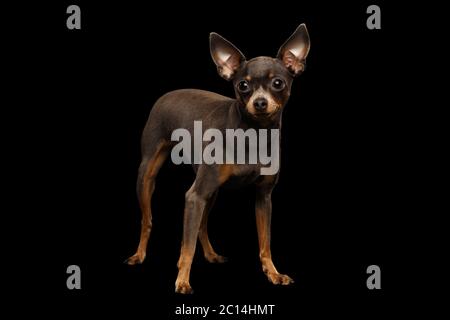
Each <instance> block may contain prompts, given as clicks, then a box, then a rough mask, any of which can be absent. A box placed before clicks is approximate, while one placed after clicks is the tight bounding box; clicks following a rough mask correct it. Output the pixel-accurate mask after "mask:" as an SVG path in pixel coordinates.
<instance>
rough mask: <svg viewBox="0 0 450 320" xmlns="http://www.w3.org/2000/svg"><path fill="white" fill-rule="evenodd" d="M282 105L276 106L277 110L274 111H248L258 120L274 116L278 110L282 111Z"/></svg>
mask: <svg viewBox="0 0 450 320" xmlns="http://www.w3.org/2000/svg"><path fill="white" fill-rule="evenodd" d="M280 109H281V107H280V106H277V107H276V108H275V110H273V111H272V112H267V111H256V110H255V111H248V110H247V112H248V113H249V114H250V115H251V116H252V117H253V118H254V119H256V120H258V119H259V120H267V119H272V118H273V117H275V116H276V115H277V114H278V112H279V111H280Z"/></svg>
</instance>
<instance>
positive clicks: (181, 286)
mask: <svg viewBox="0 0 450 320" xmlns="http://www.w3.org/2000/svg"><path fill="white" fill-rule="evenodd" d="M175 292H176V293H181V294H193V293H194V290H192V287H191V285H190V284H189V282H186V281H180V282H178V281H177V282H176V283H175Z"/></svg>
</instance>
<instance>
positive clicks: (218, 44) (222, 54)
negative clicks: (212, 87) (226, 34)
mask: <svg viewBox="0 0 450 320" xmlns="http://www.w3.org/2000/svg"><path fill="white" fill-rule="evenodd" d="M209 46H210V50H211V56H212V58H213V60H214V63H215V64H216V66H217V71H218V72H219V74H220V76H221V77H222V78H224V79H226V80H230V79H232V78H233V76H234V74H235V73H236V71H237V69H239V67H240V65H241V64H242V63H243V62H244V61H245V57H244V55H243V54H242V52H241V51H239V49H238V48H236V47H235V46H234V45H233V44H232V43H231V42H230V41H228V40H226V39H225V38H223V37H222V36H220V35H218V34H217V33H214V32H212V33H211V34H210V36H209Z"/></svg>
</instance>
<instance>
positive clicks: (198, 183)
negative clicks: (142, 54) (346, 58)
mask: <svg viewBox="0 0 450 320" xmlns="http://www.w3.org/2000/svg"><path fill="white" fill-rule="evenodd" d="M309 49H310V40H309V35H308V31H307V29H306V26H305V25H304V24H301V25H300V26H299V27H298V28H297V29H296V30H295V32H294V33H293V34H292V35H291V36H290V37H289V39H288V40H287V41H286V42H285V43H284V44H283V45H282V46H281V48H280V49H279V51H278V54H277V56H276V58H271V57H257V58H254V59H251V60H248V61H247V60H246V59H245V57H244V55H243V54H242V53H241V51H239V50H238V49H237V48H236V47H235V46H234V45H233V44H231V43H230V42H229V41H227V40H226V39H224V38H223V37H221V36H220V35H218V34H217V33H211V34H210V50H211V56H212V59H213V61H214V63H215V64H216V66H217V70H218V73H219V75H220V76H222V77H223V78H225V79H226V80H229V81H232V83H233V87H234V91H235V94H236V98H234V99H232V98H228V97H224V96H222V95H219V94H216V93H213V92H208V91H202V90H194V89H185V90H176V91H172V92H169V93H167V94H166V95H164V96H162V97H161V98H159V100H158V101H157V102H156V103H155V105H154V106H153V108H152V110H151V112H150V116H149V119H148V121H147V124H146V126H145V129H144V131H143V134H142V141H141V148H142V162H141V164H140V167H139V173H138V180H137V195H138V198H139V204H140V208H141V211H142V222H141V235H140V242H139V246H138V248H137V252H136V253H135V254H134V255H133V256H131V257H130V258H128V259H127V260H126V263H128V264H130V265H134V264H140V263H142V262H143V261H144V259H145V255H146V249H147V242H148V239H149V236H150V231H151V229H152V212H151V198H152V194H153V191H154V189H155V178H156V175H157V174H158V171H159V170H160V168H161V166H162V165H163V163H164V161H165V160H166V158H167V157H168V155H169V154H170V152H171V150H172V147H173V146H174V142H173V141H172V140H171V134H172V132H173V131H174V130H176V129H177V128H185V129H186V130H189V132H191V133H192V132H193V131H194V121H199V120H200V121H202V124H203V128H206V129H207V128H215V129H217V130H220V131H222V132H225V130H226V129H243V130H246V129H249V128H253V129H255V130H259V129H269V130H270V129H279V128H280V127H281V115H282V111H283V108H284V106H285V104H286V103H287V101H288V99H289V96H290V93H291V85H292V81H293V79H294V77H296V76H298V75H300V74H301V73H302V72H303V71H304V69H305V61H306V57H307V55H308V52H309ZM277 142H279V141H277ZM278 152H279V149H278ZM261 166H262V165H261V164H260V163H258V164H230V163H223V164H205V163H201V164H195V165H193V167H194V171H195V173H196V178H195V181H194V183H193V185H192V186H191V188H190V189H189V190H188V191H187V193H186V199H185V201H186V202H185V211H184V227H183V240H182V246H181V253H180V258H179V260H178V277H177V279H176V282H175V291H176V292H178V293H183V294H186V293H192V292H193V290H192V288H191V286H190V283H189V275H190V270H191V264H192V259H193V256H194V253H195V248H196V243H197V237H198V239H199V240H200V243H201V245H202V247H203V252H204V256H205V258H206V260H208V261H209V262H214V263H222V262H225V261H226V258H224V257H222V256H220V255H218V254H217V253H216V252H215V251H214V249H213V247H212V245H211V243H210V241H209V237H208V231H207V224H208V213H209V211H210V209H211V207H212V206H213V204H214V201H215V199H216V196H217V192H218V189H219V187H221V186H225V185H230V186H234V187H239V186H243V185H248V184H254V185H255V188H256V204H255V211H256V225H257V231H258V242H259V257H260V260H261V263H262V269H263V271H264V273H265V274H266V275H267V278H268V279H269V281H270V282H272V283H273V284H281V285H288V284H290V283H292V282H293V280H292V279H291V278H290V277H289V276H287V275H284V274H280V273H279V272H278V271H277V269H276V268H275V266H274V264H273V262H272V256H271V250H270V224H271V216H272V202H271V194H272V190H273V188H274V186H275V184H276V183H277V180H278V172H277V173H276V174H273V175H261V172H260V168H261Z"/></svg>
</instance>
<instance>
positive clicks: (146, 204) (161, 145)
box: [125, 140, 170, 265]
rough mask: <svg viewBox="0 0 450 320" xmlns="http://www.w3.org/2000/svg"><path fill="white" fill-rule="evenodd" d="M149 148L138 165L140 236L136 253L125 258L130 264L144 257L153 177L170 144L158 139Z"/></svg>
mask: <svg viewBox="0 0 450 320" xmlns="http://www.w3.org/2000/svg"><path fill="white" fill-rule="evenodd" d="M150 148H151V150H152V151H153V152H149V153H145V154H144V156H143V157H142V162H141V165H140V166H139V174H138V181H137V195H138V198H139V205H140V208H141V212H142V221H141V237H140V241H139V246H138V248H137V251H136V253H135V254H134V255H133V256H131V257H129V258H128V259H127V260H125V262H126V263H128V264H130V265H134V264H138V263H142V262H143V261H144V259H145V255H146V251H147V243H148V239H149V237H150V232H151V229H152V209H151V199H152V194H153V191H154V190H155V178H156V176H157V174H158V171H159V169H160V168H161V166H162V165H163V163H164V161H165V160H166V158H167V156H168V154H169V151H170V144H169V143H168V142H167V141H164V140H160V141H159V142H158V143H155V144H154V146H150ZM147 154H150V156H147Z"/></svg>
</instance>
